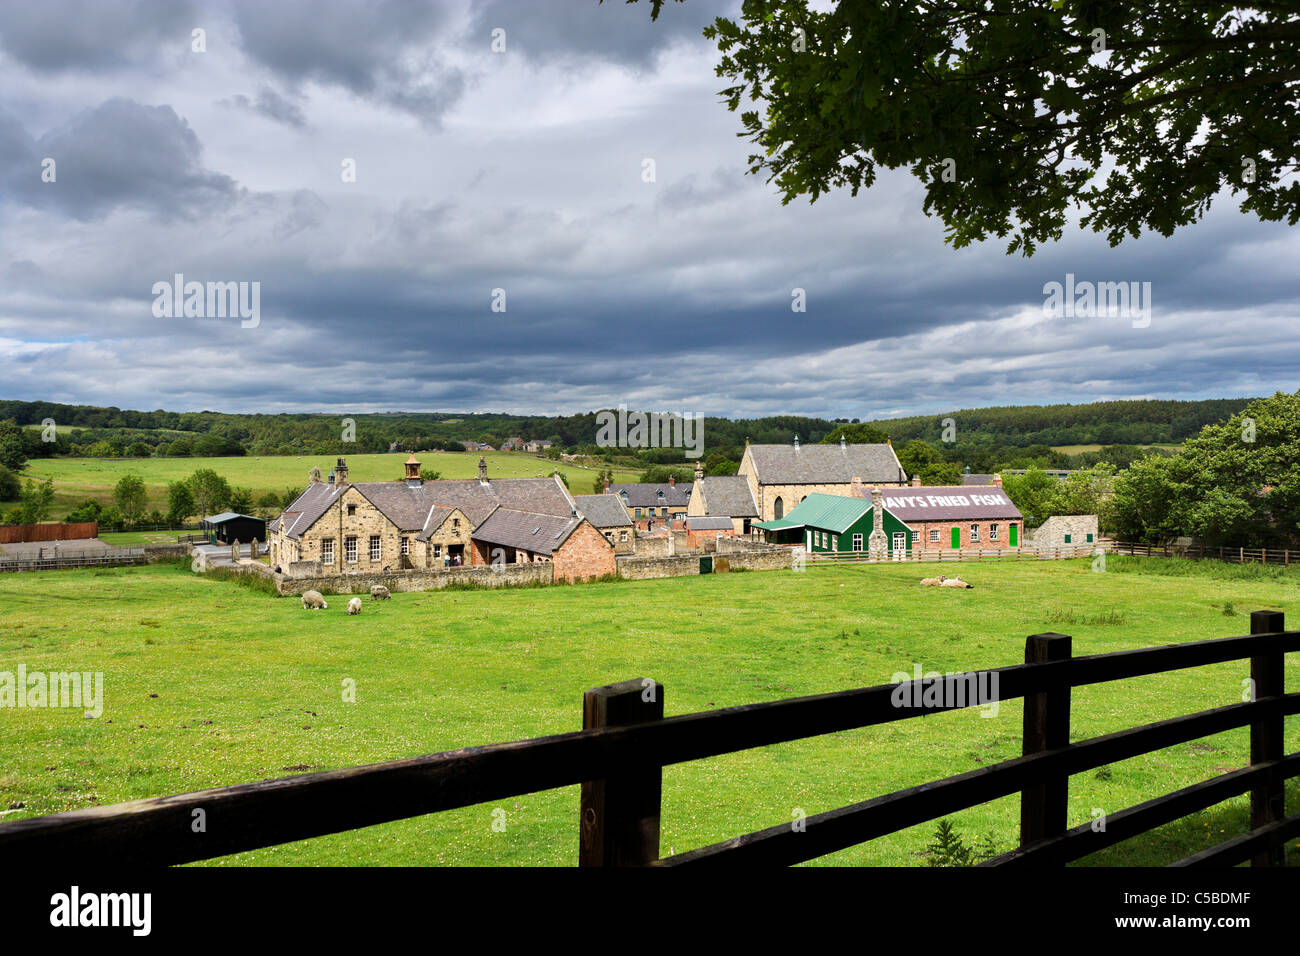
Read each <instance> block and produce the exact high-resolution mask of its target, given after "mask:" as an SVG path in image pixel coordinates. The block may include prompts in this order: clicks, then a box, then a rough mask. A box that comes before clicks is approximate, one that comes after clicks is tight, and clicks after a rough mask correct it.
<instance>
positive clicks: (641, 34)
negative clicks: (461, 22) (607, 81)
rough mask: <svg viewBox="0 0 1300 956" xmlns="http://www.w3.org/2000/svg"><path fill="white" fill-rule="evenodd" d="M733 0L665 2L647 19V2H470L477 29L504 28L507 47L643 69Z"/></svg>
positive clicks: (696, 33) (693, 36)
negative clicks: (653, 17)
mask: <svg viewBox="0 0 1300 956" xmlns="http://www.w3.org/2000/svg"><path fill="white" fill-rule="evenodd" d="M735 6H736V4H733V3H719V2H717V0H701V2H694V0H693V2H690V3H684V4H678V3H674V2H669V3H666V4H664V6H663V9H662V10H661V11H660V13H659V19H658V20H656V21H654V22H651V20H650V4H649V2H648V0H647V2H641V3H635V4H625V3H623V2H622V0H606V2H605V3H601V4H598V3H597V2H596V0H546V2H543V3H539V2H537V0H488V2H486V3H475V4H474V6H473V11H474V18H475V19H474V22H475V25H476V27H477V32H478V33H480V34H482V35H483V37H484V40H483V42H487V37H488V36H489V35H490V33H491V31H492V30H494V29H497V28H501V29H503V30H505V31H506V48H507V50H511V51H519V52H521V53H523V54H524V55H525V56H527V57H530V58H533V59H537V60H549V59H554V58H559V57H565V58H570V59H572V58H585V59H587V60H604V61H611V62H615V63H620V64H623V65H625V66H630V67H635V68H638V69H645V68H648V67H649V66H651V65H652V64H653V63H654V60H655V57H656V56H657V55H658V54H659V52H660V51H661V50H663V49H664V48H665V47H667V46H669V45H670V44H672V43H674V42H677V41H680V40H683V39H690V40H698V39H699V37H700V31H701V30H703V29H704V27H705V26H707V25H708V24H710V23H712V22H713V21H714V19H715V18H716V17H718V16H725V15H730V14H731V12H732V8H733V7H735Z"/></svg>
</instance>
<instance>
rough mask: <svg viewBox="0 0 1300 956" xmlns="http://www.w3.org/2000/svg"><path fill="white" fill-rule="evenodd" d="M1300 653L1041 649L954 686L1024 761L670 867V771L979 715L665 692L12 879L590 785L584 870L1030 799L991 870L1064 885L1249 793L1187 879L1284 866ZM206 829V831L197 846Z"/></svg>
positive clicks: (261, 842)
mask: <svg viewBox="0 0 1300 956" xmlns="http://www.w3.org/2000/svg"><path fill="white" fill-rule="evenodd" d="M1296 650H1300V631H1286V630H1284V629H1283V617H1282V614H1281V613H1278V612H1276V611H1256V612H1254V613H1253V614H1252V615H1251V618H1250V634H1249V635H1245V636H1241V637H1225V638H1220V639H1216V640H1207V641H1196V642H1191V643H1185V644H1173V645H1168V646H1162V647H1148V648H1143V649H1141V650H1131V651H1118V652H1115V653H1110V654H1096V655H1092V656H1088V657H1072V656H1071V639H1070V638H1069V637H1068V636H1066V635H1062V634H1036V635H1033V636H1031V637H1030V638H1029V639H1028V640H1027V642H1026V645H1025V663H1024V664H1019V665H1015V666H1011V667H1001V668H997V669H995V670H991V671H985V672H970V673H966V674H960V675H950V676H948V677H946V678H945V680H947V681H954V682H955V681H962V682H966V681H969V679H971V678H977V679H978V678H979V676H980V674H981V673H982V674H984V675H987V676H988V678H990V682H989V684H987V685H982V686H989V687H996V690H997V693H996V697H997V699H998V700H1000V701H1001V700H1011V699H1015V698H1018V697H1022V698H1024V700H1025V705H1024V717H1023V747H1022V755H1021V756H1019V757H1015V758H1012V759H1010V760H1004V761H1002V762H1001V763H997V764H992V765H990V766H987V767H980V768H978V769H976V770H972V771H969V772H967V773H962V774H958V775H956V776H951V777H945V778H944V779H942V780H937V781H933V782H931V783H925V784H922V785H920V786H915V787H909V788H906V789H904V790H898V791H895V792H893V793H889V794H885V795H883V796H877V797H873V798H871V799H869V800H866V801H864V802H862V803H857V804H854V805H852V806H848V807H842V808H840V809H838V810H831V811H829V812H826V813H820V814H817V815H815V816H811V817H808V818H807V819H805V820H803V821H801V822H802V826H799V825H796V824H792V823H791V822H786V823H784V824H781V825H779V826H774V827H771V828H770V829H767V830H761V831H759V832H756V833H747V834H744V835H742V836H737V837H735V838H733V839H730V840H727V841H725V842H722V843H717V844H714V845H712V846H705V847H701V848H699V849H695V850H691V851H689V852H686V853H680V854H677V855H675V856H671V857H668V858H666V859H661V858H660V857H659V820H660V800H661V791H662V770H663V767H665V766H668V765H670V764H676V763H682V762H685V761H690V760H702V759H705V758H708V757H715V756H718V755H721V754H729V753H735V752H738V751H742V750H747V749H750V748H753V747H763V746H768V745H771V744H777V743H782V742H786V741H792V740H800V739H803V738H807V737H815V736H819V735H821V734H829V733H836V732H839V731H844V730H852V729H854V728H859V727H870V726H875V725H879V724H886V723H891V722H893V721H898V720H905V719H908V718H913V717H920V716H923V715H926V714H931V713H935V712H936V711H937V710H955V709H960V708H961V707H963V706H972V705H974V704H976V703H981V701H973V700H967V699H966V698H962V701H963V702H955V701H954V698H953V697H952V696H949V695H948V694H945V695H944V697H943V699H944V701H945V703H944V704H943V705H941V706H939V707H932V706H925V705H924V704H923V703H915V704H909V705H906V706H901V707H900V706H897V705H896V704H895V702H894V697H895V693H896V691H897V690H898V687H899V685H895V684H886V685H881V686H877V687H867V688H862V689H859V690H849V691H842V692H839V693H832V694H822V695H819V696H815V697H803V698H797V699H793V700H783V701H773V702H768V703H760V704H748V705H744V706H740V707H729V708H725V709H721V710H713V711H707V712H703V713H695V714H685V715H682V716H678V717H667V718H665V717H664V693H663V686H662V685H661V684H658V683H656V682H654V681H651V680H632V681H626V682H624V683H621V684H613V685H610V686H607V687H598V688H595V689H594V690H590V691H587V693H586V695H585V696H584V698H583V728H584V729H583V730H581V731H577V732H574V733H566V734H558V735H556V736H552V737H541V738H537V739H533V740H523V741H517V742H514V743H503V744H492V745H489V746H484V747H470V748H467V749H464V750H454V751H450V752H446V753H438V754H432V755H429V756H423V757H412V758H409V759H406V760H394V761H389V762H386V763H379V764H371V765H368V766H361V767H351V768H348V769H343V770H330V771H325V772H322V773H313V774H305V775H303V776H298V777H288V778H282V779H278V780H267V781H262V782H259V783H249V784H241V785H238V786H232V787H222V788H218V789H213V790H202V791H199V792H197V793H189V794H183V795H179V796H168V797H154V798H148V799H143V800H135V801H132V802H130V803H122V804H117V805H113V806H106V807H90V808H86V809H83V810H73V811H70V812H67V813H58V814H53V815H50V816H44V817H33V818H31V819H27V820H15V821H12V822H9V823H2V824H0V859H4V860H5V862H6V863H7V864H9V865H10V866H19V867H22V866H37V865H40V864H41V863H48V861H50V860H70V859H76V860H79V861H81V862H83V863H86V864H89V865H95V864H103V865H113V866H117V867H120V866H123V865H130V864H144V865H168V864H177V863H185V862H189V861H193V860H202V859H208V858H212V857H218V856H225V855H227V854H231V853H238V852H241V851H245V850H253V849H257V848H259V847H266V846H272V845H276V844H281V843H288V842H292V841H295V840H304V839H308V838H310V837H317V836H323V835H325V834H328V833H337V832H340V831H345V830H354V829H358V828H361V827H368V826H373V825H375V824H379V823H386V822H389V821H392V820H401V819H405V818H409V817H414V816H419V815H422V814H426V813H437V812H440V811H444V810H452V809H455V808H458V807H465V806H470V805H474V804H481V803H487V802H489V801H496V800H503V799H508V798H511V797H517V796H522V795H524V794H529V793H535V792H537V791H541V790H551V789H554V788H557V787H566V786H572V785H574V784H580V785H581V799H580V806H579V808H578V811H579V821H580V826H579V834H580V835H579V847H578V862H579V865H582V866H620V865H633V866H643V865H662V866H692V865H697V864H698V865H703V866H708V865H710V864H715V865H728V866H731V865H749V866H776V865H789V864H794V863H800V862H803V861H806V860H811V859H814V858H816V857H819V856H824V855H825V854H828V853H833V852H835V851H837V850H842V849H845V848H847V847H850V846H855V845H857V844H860V843H863V842H866V841H868V840H872V839H874V838H876V837H879V836H883V835H885V834H888V833H893V832H895V831H897V830H901V829H903V828H905V827H910V826H914V825H916V824H920V823H924V822H926V821H928V820H933V819H936V818H938V817H942V816H944V815H947V814H951V813H956V812H958V811H960V810H964V809H966V808H968V807H972V806H976V805H978V804H981V803H985V802H988V801H990V800H996V799H998V798H1000V797H1005V796H1008V795H1010V794H1014V793H1017V792H1018V793H1019V794H1020V845H1019V847H1018V848H1017V849H1015V850H1012V851H1010V852H1009V853H1005V854H1003V855H1002V856H999V857H996V858H994V859H993V860H990V861H988V862H987V863H986V864H984V865H989V866H1000V865H1012V864H1027V865H1039V866H1043V865H1060V864H1064V863H1066V862H1069V861H1071V860H1076V859H1079V858H1080V857H1083V856H1086V855H1088V854H1090V853H1093V852H1096V851H1097V850H1101V849H1103V848H1105V847H1108V846H1111V845H1113V844H1116V843H1119V842H1120V841H1122V840H1127V839H1129V838H1131V837H1134V836H1137V835H1140V834H1143V833H1146V832H1148V831H1150V830H1152V829H1153V828H1155V827H1158V826H1161V825H1163V824H1166V823H1169V822H1171V821H1173V820H1176V819H1179V818H1181V817H1184V816H1187V815H1189V814H1192V813H1195V812H1197V811H1199V810H1203V809H1205V808H1207V807H1210V806H1213V805H1214V804H1217V803H1219V802H1221V801H1223V800H1225V799H1227V798H1229V797H1232V796H1235V795H1237V794H1241V793H1245V792H1247V791H1249V792H1250V795H1251V810H1250V824H1251V829H1250V831H1249V832H1248V833H1245V834H1242V835H1240V836H1235V837H1232V838H1231V839H1228V840H1226V841H1225V842H1222V843H1220V844H1218V845H1216V846H1214V847H1211V848H1209V849H1206V850H1202V851H1200V852H1198V853H1195V854H1193V855H1191V856H1189V857H1187V858H1186V859H1184V860H1181V861H1180V862H1179V863H1178V864H1175V865H1182V866H1193V865H1206V864H1214V865H1232V864H1235V863H1239V862H1242V861H1245V860H1247V859H1249V860H1251V861H1252V863H1253V864H1254V865H1256V866H1273V865H1279V864H1281V863H1283V862H1284V853H1285V844H1286V842H1287V841H1288V840H1291V839H1293V838H1296V837H1298V836H1300V814H1296V815H1292V816H1290V817H1287V816H1286V815H1285V803H1284V792H1285V791H1284V785H1285V782H1286V781H1287V780H1288V779H1290V778H1292V777H1295V776H1297V775H1300V751H1298V752H1295V753H1291V754H1287V753H1285V752H1284V746H1283V742H1284V735H1283V731H1284V721H1285V718H1286V717H1287V716H1290V715H1293V714H1296V713H1298V712H1300V693H1290V694H1288V693H1286V688H1285V682H1284V676H1283V675H1284V663H1285V658H1284V655H1286V654H1287V653H1291V652H1294V651H1296ZM1247 658H1248V659H1249V660H1250V677H1251V679H1252V681H1253V682H1254V683H1253V686H1254V689H1255V692H1254V695H1253V698H1254V699H1253V700H1249V701H1245V702H1242V703H1237V704H1229V705H1227V706H1223V707H1216V708H1213V709H1210V710H1205V711H1201V712H1199V713H1195V714H1189V715H1187V716H1183V717H1175V718H1172V719H1169V720H1162V721H1158V722H1156V723H1152V724H1146V725H1143V726H1139V727H1133V728H1129V729H1126V730H1120V731H1117V732H1115V733H1110V734H1105V735H1103V736H1100V737H1093V738H1090V739H1086V740H1078V741H1071V740H1070V695H1071V690H1072V689H1073V688H1075V687H1082V686H1087V685H1090V684H1097V683H1103V682H1107V681H1114V680H1123V679H1126V678H1132V677H1140V676H1144V675H1148V674H1158V673H1163V672H1166V671H1173V670H1180V669H1184V668H1189V667H1198V666H1202V665H1207V664H1217V663H1222V662H1225V661H1236V660H1242V659H1247ZM992 675H997V684H992V682H991V677H992ZM908 683H910V684H912V685H914V686H913V687H912V688H909V690H912V691H914V692H915V694H914V696H913V697H912V698H911V699H912V700H913V701H921V700H923V699H924V698H923V697H922V692H923V690H924V689H925V687H924V684H925V681H924V679H922V680H921V681H910V682H908ZM958 686H960V685H958ZM983 702H988V701H983ZM1245 726H1249V727H1250V763H1249V765H1248V766H1245V767H1242V768H1241V769H1239V770H1234V771H1232V772H1230V773H1225V774H1223V775H1221V776H1218V777H1215V778H1213V779H1211V780H1206V781H1204V782H1201V783H1197V784H1193V785H1192V786H1189V787H1184V788H1183V789H1181V790H1177V791H1174V792H1173V793H1168V794H1164V795H1161V796H1158V797H1156V798H1154V799H1152V800H1148V801H1146V802H1144V803H1141V804H1138V805H1137V806H1133V807H1129V808H1127V809H1124V810H1120V811H1118V812H1115V813H1111V814H1109V815H1108V817H1107V820H1106V826H1105V828H1104V829H1102V830H1100V831H1098V830H1095V829H1094V828H1093V826H1092V824H1091V821H1090V822H1089V823H1085V824H1084V825H1082V826H1078V827H1074V828H1073V829H1071V828H1069V826H1068V822H1067V816H1066V809H1067V794H1068V787H1069V779H1070V775H1072V774H1077V773H1082V772H1084V771H1088V770H1092V769H1094V768H1098V767H1102V766H1105V765H1107V764H1110V763H1114V762H1115V761H1119V760H1126V759H1129V758H1131V757H1135V756H1138V755H1141V754H1146V753H1151V752H1154V751H1157V750H1160V749H1162V748H1165V747H1171V746H1174V745H1176V744H1181V743H1187V742H1188V741H1192V740H1196V739H1197V738H1200V737H1204V736H1208V735H1211V734H1218V733H1222V732H1223V731H1226V730H1231V729H1233V728H1236V727H1245ZM200 811H201V813H200ZM200 817H202V819H204V820H205V821H206V826H205V827H203V828H198V829H202V830H203V832H195V830H196V827H195V826H194V825H193V824H194V821H195V820H197V819H199V818H200ZM16 872H24V870H21V869H20V870H16Z"/></svg>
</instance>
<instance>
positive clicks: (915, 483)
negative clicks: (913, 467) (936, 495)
mask: <svg viewBox="0 0 1300 956" xmlns="http://www.w3.org/2000/svg"><path fill="white" fill-rule="evenodd" d="M912 487H913V488H920V487H921V476H920V475H913V476H912Z"/></svg>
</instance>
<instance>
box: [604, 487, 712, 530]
mask: <svg viewBox="0 0 1300 956" xmlns="http://www.w3.org/2000/svg"><path fill="white" fill-rule="evenodd" d="M605 489H606V493H607V494H612V495H618V496H619V498H621V499H622V501H623V506H624V507H625V508H627V510H628V514H630V515H631V516H632V520H633V521H635V522H636V524H637V527H639V528H645V529H646V530H650V528H652V527H653V526H654V524H655V522H656V521H658V522H659V523H660V524H667V523H669V522H670V521H671V520H672V519H673V518H674V517H676V516H677V515H684V514H686V513H687V511H686V508H687V505H688V504H689V503H690V496H691V488H690V487H688V486H684V485H679V484H677V479H676V478H674V477H672V476H669V478H668V480H667V481H663V482H647V483H643V484H613V485H611V484H609V483H606V485H605Z"/></svg>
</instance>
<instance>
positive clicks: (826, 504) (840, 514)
mask: <svg viewBox="0 0 1300 956" xmlns="http://www.w3.org/2000/svg"><path fill="white" fill-rule="evenodd" d="M876 510H877V509H876V508H875V507H874V504H873V502H871V501H865V500H863V499H862V498H847V497H844V496H842V495H828V494H823V493H821V492H818V491H814V492H812V493H810V494H809V495H808V496H807V497H806V498H804V500H803V501H802V502H801V503H799V504H798V505H796V506H795V507H794V508H793V509H791V511H790V513H789V514H788V515H786V516H785V517H784V518H779V519H776V520H773V521H760V522H757V523H756V524H755V527H756V528H759V529H761V531H762V532H763V537H764V539H765V540H767V541H768V542H769V543H772V544H794V545H800V544H801V545H803V547H804V548H805V550H807V551H810V552H813V553H824V552H838V553H845V552H851V551H857V552H864V551H867V550H868V542H869V539H870V537H871V533H872V531H873V530H874V528H875V512H876ZM879 510H880V513H881V518H882V521H881V525H882V527H883V530H884V535H885V542H884V547H885V549H887V552H888V556H889V557H891V558H900V559H901V558H903V557H906V556H908V555H909V554H910V553H911V550H912V548H913V546H914V544H915V541H916V533H915V532H914V531H913V530H912V529H911V528H909V527H908V526H907V525H906V524H904V523H903V521H901V520H900V519H899V518H898V516H897V515H895V514H893V513H892V512H891V511H890V510H889V507H888V506H887V505H885V504H884V503H883V500H882V504H881V507H880V509H879Z"/></svg>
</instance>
